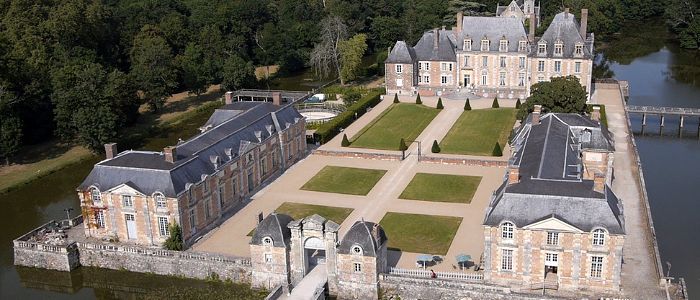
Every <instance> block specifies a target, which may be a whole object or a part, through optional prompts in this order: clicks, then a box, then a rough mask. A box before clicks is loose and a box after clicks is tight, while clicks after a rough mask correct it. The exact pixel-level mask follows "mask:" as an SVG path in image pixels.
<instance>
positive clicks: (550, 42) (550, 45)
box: [533, 12, 592, 58]
mask: <svg viewBox="0 0 700 300" xmlns="http://www.w3.org/2000/svg"><path fill="white" fill-rule="evenodd" d="M542 41H544V42H546V43H547V57H553V54H554V44H555V43H556V42H557V41H560V42H562V43H563V45H564V48H563V53H562V56H558V57H564V58H572V57H574V51H575V48H576V44H577V43H583V45H584V47H583V58H591V57H592V55H591V53H592V46H591V44H590V43H588V42H587V41H586V37H582V36H581V33H580V32H579V24H578V22H577V21H576V17H575V16H574V15H573V14H571V13H568V12H561V13H558V14H557V15H556V16H554V20H552V23H551V24H549V27H547V30H546V31H545V32H544V34H543V35H542V37H541V38H540V39H539V41H538V43H540V42H542ZM538 43H537V44H538ZM537 44H535V45H533V47H537ZM535 50H537V48H535ZM533 53H536V51H535V52H533Z"/></svg>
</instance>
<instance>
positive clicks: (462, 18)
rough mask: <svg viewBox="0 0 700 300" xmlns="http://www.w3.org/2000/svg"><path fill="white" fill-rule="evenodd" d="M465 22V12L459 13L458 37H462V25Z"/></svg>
mask: <svg viewBox="0 0 700 300" xmlns="http://www.w3.org/2000/svg"><path fill="white" fill-rule="evenodd" d="M463 22H464V12H462V11H459V12H458V13H457V32H456V35H460V34H461V33H462V23H463Z"/></svg>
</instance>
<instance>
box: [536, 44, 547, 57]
mask: <svg viewBox="0 0 700 300" xmlns="http://www.w3.org/2000/svg"><path fill="white" fill-rule="evenodd" d="M546 54H547V44H544V43H542V44H538V45H537V55H546Z"/></svg>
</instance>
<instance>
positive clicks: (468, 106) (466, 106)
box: [464, 98, 472, 110]
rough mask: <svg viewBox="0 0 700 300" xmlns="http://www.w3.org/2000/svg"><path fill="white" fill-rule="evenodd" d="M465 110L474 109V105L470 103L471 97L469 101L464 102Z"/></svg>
mask: <svg viewBox="0 0 700 300" xmlns="http://www.w3.org/2000/svg"><path fill="white" fill-rule="evenodd" d="M464 110H472V106H471V105H470V104H469V98H467V102H465V103H464Z"/></svg>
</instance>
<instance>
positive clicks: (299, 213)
mask: <svg viewBox="0 0 700 300" xmlns="http://www.w3.org/2000/svg"><path fill="white" fill-rule="evenodd" d="M275 212H276V213H278V214H285V215H289V216H290V217H292V218H293V219H294V220H299V219H301V218H305V217H308V216H311V215H313V214H318V215H319V216H321V217H324V218H326V219H328V220H331V221H333V222H336V223H338V224H342V223H343V221H345V218H347V217H348V216H349V215H350V213H352V208H345V207H335V206H323V205H313V204H302V203H293V202H284V203H282V205H280V206H279V207H278V208H277V209H275ZM253 233H255V228H253V230H251V231H250V232H249V233H248V236H253Z"/></svg>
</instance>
